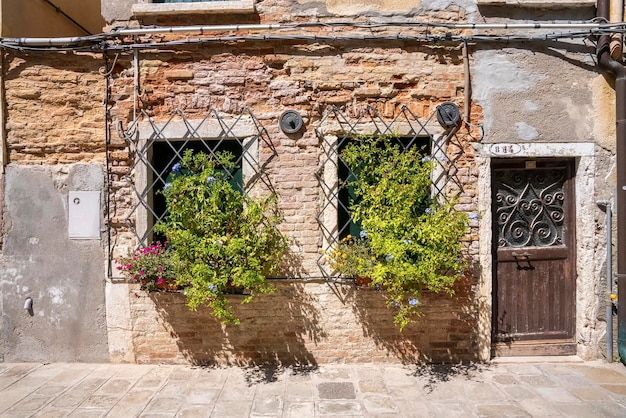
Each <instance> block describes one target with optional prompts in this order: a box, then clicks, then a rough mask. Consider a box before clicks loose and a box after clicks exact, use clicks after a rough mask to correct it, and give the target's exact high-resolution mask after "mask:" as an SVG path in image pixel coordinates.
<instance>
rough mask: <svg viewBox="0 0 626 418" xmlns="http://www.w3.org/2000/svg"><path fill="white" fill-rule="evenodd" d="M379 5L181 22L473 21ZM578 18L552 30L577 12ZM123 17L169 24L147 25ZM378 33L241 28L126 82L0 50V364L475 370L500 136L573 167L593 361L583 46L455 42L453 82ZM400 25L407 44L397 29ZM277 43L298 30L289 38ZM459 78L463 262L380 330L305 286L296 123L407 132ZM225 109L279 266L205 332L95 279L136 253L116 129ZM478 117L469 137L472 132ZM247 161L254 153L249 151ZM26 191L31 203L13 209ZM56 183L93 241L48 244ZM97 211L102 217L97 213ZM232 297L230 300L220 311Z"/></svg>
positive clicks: (586, 339) (436, 61) (439, 50)
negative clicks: (336, 114)
mask: <svg viewBox="0 0 626 418" xmlns="http://www.w3.org/2000/svg"><path fill="white" fill-rule="evenodd" d="M105 3H107V4H109V3H111V2H105ZM398 3H399V2H394V1H380V2H375V4H374V3H372V5H371V7H370V8H369V9H368V10H364V11H363V13H361V14H360V15H359V16H357V15H356V14H355V11H354V7H352V8H351V7H349V6H350V5H348V4H346V3H345V2H341V1H326V2H313V1H306V0H298V1H276V0H265V1H257V2H256V7H257V12H256V13H255V14H253V15H250V16H217V17H216V16H204V17H202V19H200V20H199V21H198V22H195V21H194V23H198V24H235V23H276V22H282V23H288V22H302V21H310V20H313V19H322V20H324V19H327V20H329V21H332V20H333V19H336V18H337V17H342V15H345V16H350V17H351V19H352V18H354V19H359V18H362V19H365V20H367V19H374V20H375V19H378V18H380V17H381V16H385V17H394V18H396V19H399V20H402V19H405V18H406V17H407V16H408V15H410V16H415V15H419V16H421V17H423V20H426V19H433V20H437V21H443V22H455V21H466V20H474V21H476V20H477V19H482V18H483V17H482V16H480V15H479V12H478V11H477V10H476V9H475V8H474V7H471V6H467V10H468V13H469V11H471V14H466V11H465V10H464V9H463V8H461V7H458V6H449V7H447V6H445V5H436V4H434V3H436V2H434V3H433V4H432V5H431V6H428V5H424V4H421V5H420V4H419V3H418V2H410V4H406V5H405V6H406V7H410V8H411V10H410V11H407V10H399V9H400V7H399V5H398ZM115 4H116V5H118V6H119V9H116V10H115V13H113V12H111V13H112V14H111V16H110V17H108V18H107V16H105V19H107V22H108V23H109V24H111V25H113V26H114V25H115V23H116V22H115V20H116V19H117V20H119V22H122V23H126V22H125V19H129V18H130V16H129V15H128V13H129V11H130V7H131V4H132V2H131V1H124V2H117V3H115ZM109 5H110V4H109ZM364 7H365V5H364ZM105 9H106V7H103V10H105ZM407 13H408V15H407ZM542 13H543V12H538V14H536V15H533V14H532V13H531V14H530V18H532V17H533V16H534V17H538V18H541V19H544V18H545V16H543V15H542ZM585 13H586V12H585V11H582V12H579V11H576V12H573V13H566V14H563V15H562V16H561V17H558V16H557V17H556V18H558V19H561V18H563V19H565V18H567V19H570V18H571V19H581V18H585V16H586V14H585ZM405 15H406V16H405ZM513 15H514V16H517V17H519V13H513ZM497 16H498V17H497V18H498V19H504V20H506V17H500V16H499V15H497ZM550 16H552V17H554V15H550ZM563 16H565V17H563ZM480 21H482V20H480ZM142 23H146V24H159V25H167V24H172V25H175V24H188V23H189V21H188V18H187V17H180V16H179V17H176V16H173V17H172V16H169V17H154V16H153V17H146V18H145V20H144V21H143V22H142ZM398 31H399V30H398V29H397V28H396V29H391V28H388V27H385V28H382V27H381V28H375V29H373V30H372V29H357V28H350V29H347V28H324V27H318V28H317V29H315V28H307V29H306V30H304V29H302V33H306V34H307V35H319V36H332V35H354V36H355V38H354V39H352V40H332V39H324V40H308V41H305V40H297V39H284V40H263V39H261V37H262V35H263V33H262V32H261V33H256V35H259V38H258V39H255V40H245V41H244V40H238V41H215V40H214V41H211V42H206V43H197V44H184V43H183V44H177V45H170V46H168V47H164V48H150V49H139V50H138V52H137V61H138V63H139V68H138V73H139V78H138V79H135V77H134V73H135V72H134V67H133V66H134V57H133V54H132V53H131V52H129V51H125V52H123V53H118V52H117V51H109V52H108V55H107V60H106V64H107V65H105V60H104V59H103V57H102V55H101V54H94V55H91V54H78V53H76V54H73V53H61V52H59V53H25V52H18V51H16V52H10V53H7V54H6V56H5V62H4V64H5V65H4V74H3V81H4V88H5V96H6V115H5V119H6V144H5V146H6V156H7V159H6V163H7V167H6V174H5V175H3V177H2V180H3V187H4V195H3V196H2V198H3V199H4V204H3V217H2V222H3V224H2V238H1V239H2V244H3V247H2V255H1V257H0V290H1V291H2V292H1V296H2V300H1V302H2V304H1V305H0V315H1V319H2V320H1V321H0V358H4V359H5V360H9V361H14V360H15V361H17V360H36V361H54V360H62V361H75V360H79V361H102V360H104V359H110V360H111V361H129V362H164V363H184V362H190V363H194V364H213V363H233V364H251V363H256V362H262V361H269V360H272V361H278V362H281V363H284V364H316V363H318V364H319V363H325V362H350V361H374V362H381V361H397V362H400V361H405V362H412V361H417V360H423V359H426V360H432V361H459V360H475V359H481V360H487V359H488V358H489V356H490V332H491V329H490V324H491V314H492V312H491V291H492V284H493V283H492V277H491V271H492V266H491V263H492V252H491V250H490V248H491V247H490V245H491V240H492V230H491V218H490V210H491V208H490V202H491V200H490V199H491V196H490V191H489V190H490V183H489V161H490V158H491V157H493V156H490V155H489V152H488V149H489V148H488V147H489V145H490V144H494V143H501V142H509V141H510V142H516V143H520V144H524V146H526V144H528V147H526V148H525V149H530V150H531V151H529V152H528V154H527V155H528V156H529V157H530V158H534V157H537V156H539V157H550V156H559V155H563V156H567V157H572V158H576V161H577V164H578V165H577V167H578V169H579V172H578V173H577V179H576V182H577V186H576V187H577V193H578V194H577V198H579V200H577V204H578V203H581V204H580V205H579V208H580V213H581V218H580V220H579V221H578V223H577V226H576V228H577V233H579V235H578V237H579V241H578V243H577V246H578V253H577V255H578V256H580V260H579V262H578V284H577V286H578V294H577V333H576V338H577V342H578V347H579V354H580V355H581V356H582V357H584V358H597V357H599V356H601V353H600V351H601V345H602V338H603V335H604V334H603V332H604V329H603V326H604V322H603V319H602V318H601V312H600V308H599V307H600V303H599V301H600V298H601V296H602V292H603V288H602V286H601V285H600V283H599V281H600V278H601V274H602V272H601V270H602V267H603V265H602V257H601V256H599V255H598V254H603V251H604V250H603V249H604V248H606V247H605V245H606V244H605V243H603V242H602V233H603V226H602V222H603V220H604V218H603V216H602V214H601V213H599V212H597V211H596V209H597V208H594V207H593V198H594V196H599V197H605V196H609V197H610V190H611V187H613V186H614V180H613V177H614V173H613V168H612V164H613V161H614V160H613V158H614V149H613V144H612V143H611V140H610V138H612V135H613V134H612V133H611V132H610V129H608V128H606V127H607V126H609V125H611V124H612V123H614V121H613V122H611V118H610V117H606V113H607V112H606V107H607V105H606V102H607V101H606V96H610V92H607V84H606V83H605V82H604V81H603V80H600V77H599V76H595V75H594V76H593V77H592V76H591V75H593V74H595V73H594V67H593V63H592V62H591V61H592V60H591V59H590V58H589V54H588V50H589V48H587V47H586V46H585V45H583V44H581V43H576V42H573V43H571V44H567V45H565V44H562V43H558V44H555V43H550V44H538V43H533V44H532V45H530V44H527V45H524V44H511V45H509V47H508V48H501V47H500V45H501V44H497V43H493V44H489V43H479V44H470V45H469V49H470V53H469V64H470V67H471V70H470V71H469V73H468V72H467V71H466V70H465V69H464V62H463V56H462V49H461V44H459V43H455V42H437V43H430V42H422V41H415V40H407V39H405V40H399V39H392V38H388V39H379V40H369V39H368V40H359V39H358V38H357V37H358V36H359V35H362V36H371V35H381V36H382V35H393V34H394V33H397V32H398ZM401 32H402V34H403V35H410V34H411V33H420V32H419V30H415V31H414V32H412V29H409V28H402V30H401ZM436 32H437V30H436V29H432V30H431V33H436ZM242 33H243V32H242V31H231V32H224V33H217V32H216V33H212V34H211V35H210V36H226V35H233V34H242ZM278 33H282V34H284V33H285V31H281V32H278ZM289 33H290V34H292V35H293V34H298V32H297V30H294V29H291V30H289ZM207 37H208V36H207ZM187 38H195V35H189V34H185V35H181V34H178V35H173V34H167V35H165V34H155V35H151V36H148V35H146V36H141V37H138V38H135V39H132V38H131V37H128V38H126V39H122V40H120V43H124V42H128V43H130V42H138V43H148V42H151V41H154V42H156V43H160V42H164V41H168V40H169V41H173V40H176V41H184V40H185V39H187ZM467 77H469V78H470V79H471V80H472V87H473V89H472V90H473V91H472V92H471V93H472V97H473V100H472V102H471V103H470V104H471V107H470V117H469V121H468V122H470V123H471V124H472V125H471V126H470V125H463V127H462V128H461V129H460V130H459V132H458V133H457V135H456V138H457V140H458V141H459V143H460V144H461V146H460V147H459V148H458V149H457V148H454V147H450V148H448V150H447V151H448V153H449V155H457V154H458V155H459V156H460V157H459V158H458V159H456V160H455V164H456V167H457V168H458V169H459V171H458V173H457V177H458V178H459V179H460V181H461V182H462V183H463V194H462V195H461V197H460V200H459V205H458V207H457V208H458V209H459V210H463V211H466V212H468V213H475V214H478V215H479V219H474V220H472V223H471V228H470V230H469V231H468V235H467V240H466V247H467V255H468V256H469V257H470V260H471V262H472V267H471V268H470V270H469V271H468V272H467V274H466V277H465V278H464V279H463V280H462V281H461V282H459V283H458V285H457V289H456V290H457V291H456V294H455V295H454V296H445V295H432V294H425V295H424V296H423V297H422V298H421V302H422V306H423V314H424V315H423V316H422V317H421V318H419V319H418V320H417V321H416V323H415V324H413V325H411V326H410V327H408V328H407V329H406V330H405V331H404V333H402V334H400V333H399V332H398V331H397V329H396V327H395V325H394V324H393V323H392V321H391V318H392V315H393V312H392V311H390V310H389V309H387V308H386V307H384V301H383V299H382V294H381V293H380V292H375V291H370V290H364V289H358V290H357V289H355V288H354V286H353V285H352V283H325V282H324V281H323V280H320V270H319V266H318V259H319V257H320V256H321V254H322V250H323V249H324V247H325V244H326V243H325V241H324V237H323V234H322V232H321V230H320V227H319V225H318V221H317V218H318V215H319V213H320V208H321V207H322V205H323V202H324V200H323V199H324V197H323V193H322V192H321V190H320V184H319V181H318V179H317V178H316V177H315V173H316V171H317V170H319V169H320V168H321V167H322V165H323V160H324V156H323V155H322V151H321V138H320V136H319V135H318V134H317V132H316V128H319V127H320V126H321V124H322V123H323V118H324V115H325V114H326V112H327V111H328V110H329V109H332V108H333V106H336V108H337V109H339V110H340V111H341V112H342V114H343V115H345V116H346V117H347V119H348V121H350V122H354V121H357V120H359V118H360V117H362V116H363V115H364V114H365V113H366V111H367V109H368V108H370V109H374V110H375V111H376V112H378V114H379V115H380V117H381V118H383V119H384V120H386V121H390V120H393V119H394V118H395V117H396V116H397V115H398V114H399V112H401V111H402V109H405V108H406V109H408V110H409V111H410V112H412V114H414V115H415V116H417V117H418V118H420V119H424V118H426V119H427V118H429V117H431V116H432V115H433V112H434V110H435V108H436V106H437V105H438V104H440V103H442V102H445V101H452V102H454V103H456V104H458V105H459V106H461V108H463V106H464V104H465V100H466V97H467V96H466V95H467V94H469V93H470V92H468V91H466V90H465V82H466V78H467ZM589 80H591V81H589ZM107 81H108V85H109V87H110V89H109V91H108V92H107V91H106V85H107ZM557 97H558V100H556V99H555V98H557ZM243 109H249V111H250V112H252V114H253V115H254V117H255V118H257V119H258V121H259V122H260V124H261V126H262V128H263V129H264V130H265V131H266V132H267V136H268V138H269V139H270V140H271V142H272V144H273V146H274V147H275V149H276V151H277V156H276V157H275V158H273V159H272V160H271V162H270V164H269V166H268V167H267V175H268V178H269V179H270V180H271V182H272V185H273V186H274V188H275V189H276V191H277V192H278V194H279V195H280V208H281V210H282V211H283V213H284V215H285V221H284V223H283V224H282V225H281V228H282V230H283V231H284V232H285V233H286V234H287V235H288V237H289V238H290V240H291V245H290V259H291V262H292V265H291V268H289V269H285V270H284V271H283V274H282V277H280V278H277V280H275V281H273V283H274V284H275V285H276V286H277V287H278V289H279V291H278V292H277V293H275V294H272V295H262V296H261V297H259V298H258V299H257V300H256V301H255V302H253V303H252V304H249V305H241V306H240V305H236V311H237V313H238V314H239V315H240V317H241V319H242V321H241V322H242V323H241V325H239V326H238V327H232V326H226V327H222V326H221V325H219V324H218V323H217V322H216V321H215V320H214V319H213V318H211V317H210V315H209V314H208V312H206V311H205V310H203V309H200V310H199V311H198V312H191V311H189V310H188V309H187V308H186V307H185V306H184V303H183V297H182V295H181V294H177V293H159V294H147V293H145V292H142V291H140V290H139V289H137V288H136V286H135V285H132V284H129V283H126V282H125V281H124V280H120V278H118V277H115V275H116V272H115V271H113V276H114V277H107V258H108V257H109V256H111V257H113V258H115V257H118V256H120V255H124V254H126V252H127V251H128V250H129V249H132V248H134V247H135V246H136V245H137V240H136V239H135V237H134V235H133V234H132V233H131V231H129V230H128V228H127V225H126V219H127V218H128V217H129V215H130V217H131V219H130V220H131V221H133V220H134V214H133V208H134V207H135V205H136V200H135V199H136V197H135V196H134V191H133V189H132V187H131V185H130V184H129V183H128V182H127V179H126V176H127V175H128V174H130V173H131V166H132V162H133V159H134V158H135V155H134V154H133V153H132V150H131V149H130V148H129V147H128V144H127V143H126V142H125V141H124V140H123V139H121V138H120V136H119V135H118V132H122V131H123V130H124V129H125V128H127V127H129V126H130V125H131V124H132V122H133V121H134V119H135V117H136V116H137V115H139V114H140V112H142V111H143V112H146V114H147V115H149V116H150V118H152V119H153V120H154V121H157V122H163V121H166V120H168V118H170V117H171V116H172V114H173V113H174V112H175V111H176V110H179V111H182V112H183V113H184V115H185V117H186V118H189V119H202V118H203V117H204V116H206V115H207V112H209V111H215V112H218V113H219V114H220V115H222V116H223V117H236V116H238V115H240V114H241V112H242V110H243ZM285 110H296V111H298V112H299V113H300V114H301V115H302V116H303V117H304V122H305V123H304V129H303V130H302V131H301V132H300V133H299V134H297V135H287V134H284V133H283V132H282V131H281V130H280V128H279V126H278V118H279V116H280V115H281V114H282V112H283V111H285ZM107 112H109V113H108V115H109V118H110V119H109V121H110V125H109V131H108V132H107V131H106V130H105V115H107ZM596 113H597V114H599V115H600V117H599V118H598V119H596V118H594V114H596ZM546 115H547V116H549V117H545V116H546ZM433 123H434V125H436V122H433ZM478 123H483V128H484V130H482V131H481V129H478V128H477V127H476V124H478ZM431 128H432V127H431V126H429V129H431ZM433 129H434V128H433ZM438 129H441V128H438ZM107 139H108V141H109V143H108V154H107V153H106V149H107V147H106V141H107ZM564 142H575V143H576V144H574V145H572V146H571V147H562V148H558V149H556V148H550V146H544V145H546V144H548V145H549V144H562V143H564ZM589 144H591V145H592V147H591V148H592V149H593V148H594V147H593V145H594V144H595V151H589V146H588V145H589ZM557 146H560V145H557ZM565 148H567V149H566V150H565V151H563V149H565ZM533 150H534V151H533ZM536 150H539V151H536ZM546 150H547V151H546ZM581 150H582V151H581ZM260 153H261V155H268V153H269V151H268V149H266V148H263V147H261V149H260ZM560 153H561V154H560ZM107 157H108V159H107ZM596 160H597V161H596ZM607 179H608V180H607ZM105 180H108V181H109V183H108V185H105ZM107 186H109V187H110V188H108V187H107ZM30 190H34V191H36V192H37V196H38V198H31V197H30V196H29V193H30V192H29V191H30ZM74 190H86V191H87V190H99V191H102V194H101V198H102V200H101V201H102V202H103V204H102V210H103V211H102V221H103V223H102V226H103V227H102V239H101V240H99V241H96V240H94V241H73V240H69V239H68V238H67V237H66V236H65V233H66V231H67V224H68V214H67V205H68V201H67V196H68V192H69V191H74ZM108 198H110V207H109V208H110V212H109V213H105V209H106V207H105V204H104V202H106V201H107V199H108ZM51 209H54V210H51ZM107 222H108V223H107ZM138 223H141V220H137V221H136V224H135V225H137V224H138ZM28 225H30V226H28ZM27 226H28V227H27ZM109 233H110V237H111V241H110V249H111V253H110V254H109V242H107V238H108V236H109ZM39 243H45V245H41V244H39ZM51 266H54V268H51ZM27 296H31V297H33V299H34V302H35V304H34V306H35V310H34V315H33V316H27V315H28V314H27V313H26V314H25V313H24V312H23V310H22V304H23V301H24V298H26V297H27ZM237 298H238V296H232V301H233V302H235V303H236V302H237V301H238V299H237ZM77 312H79V314H78V315H77V314H76V313H77ZM94 324H96V326H94ZM105 328H106V329H105ZM52 341H54V342H55V344H52ZM76 341H79V343H78V344H76V343H75V342H76ZM47 347H50V348H51V349H50V350H48V348H47ZM94 347H96V348H94ZM52 348H54V352H53V350H52ZM2 356H3V357H2Z"/></svg>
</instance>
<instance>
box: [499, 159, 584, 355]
mask: <svg viewBox="0 0 626 418" xmlns="http://www.w3.org/2000/svg"><path fill="white" fill-rule="evenodd" d="M535 165H536V166H535ZM531 167H532V168H526V166H525V164H524V162H523V161H511V160H509V161H502V162H500V163H498V162H494V165H493V171H492V190H493V196H494V198H493V202H494V203H493V213H494V248H495V251H494V282H493V283H494V289H493V329H492V338H493V342H494V344H495V345H498V344H500V345H502V344H506V345H507V351H508V352H509V354H511V353H512V354H515V350H514V349H512V347H515V345H516V344H518V345H520V346H523V347H524V348H523V349H522V351H524V352H534V353H541V351H542V350H541V348H540V346H539V347H535V346H530V345H529V344H533V342H536V343H537V344H539V345H540V344H546V347H552V348H546V354H548V351H555V350H554V348H553V347H556V346H558V347H559V349H558V350H556V351H559V353H560V354H562V351H563V350H562V348H563V347H570V348H571V347H574V345H573V338H574V332H575V326H576V324H575V294H576V292H575V263H574V257H573V255H574V248H575V240H574V219H575V217H574V216H573V214H574V206H573V202H574V198H573V188H572V184H573V182H572V178H571V176H572V172H573V170H572V165H571V162H568V161H563V160H561V161H556V160H543V161H538V162H534V164H532V165H531ZM568 341H569V342H572V344H569V343H567V342H568ZM557 342H558V344H557ZM563 342H565V344H561V343H563ZM529 347H532V348H529ZM568 349H569V348H566V349H565V350H566V351H567V350H568Z"/></svg>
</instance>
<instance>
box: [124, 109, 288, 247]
mask: <svg viewBox="0 0 626 418" xmlns="http://www.w3.org/2000/svg"><path fill="white" fill-rule="evenodd" d="M118 134H119V136H120V138H122V139H123V140H124V141H126V143H127V145H128V147H129V150H130V157H131V159H132V160H133V163H132V164H131V166H130V168H129V171H128V173H127V174H126V175H125V176H123V181H124V182H126V184H127V185H128V187H129V188H130V189H131V190H132V191H133V195H134V197H135V199H134V203H133V204H132V206H131V207H130V209H129V210H128V211H127V212H126V216H125V217H124V218H123V222H124V224H125V225H126V227H127V228H128V230H129V231H131V232H132V233H133V234H134V236H135V237H136V238H137V240H138V242H139V246H140V247H141V246H147V245H149V244H150V243H151V241H152V240H153V239H154V225H155V224H156V223H157V222H158V221H160V220H162V219H163V218H164V217H165V216H166V215H167V210H166V208H165V204H164V202H163V201H162V197H160V195H159V194H158V191H159V190H162V188H163V187H164V185H165V184H166V183H167V180H168V175H169V174H170V173H171V171H172V167H173V166H174V165H175V164H176V163H177V162H178V161H180V159H181V158H182V156H183V153H184V151H185V150H187V149H193V151H194V152H204V153H206V154H208V155H211V156H215V154H216V152H219V151H229V152H231V153H233V154H234V155H235V160H234V163H235V166H236V169H235V170H232V171H228V172H226V174H227V176H229V177H230V179H231V184H233V187H236V188H238V189H240V190H241V191H242V192H243V193H244V194H248V193H249V192H250V191H251V190H253V189H254V188H255V187H256V186H257V185H260V184H263V185H264V187H265V189H266V190H270V191H273V189H272V186H271V183H270V181H269V179H268V178H267V174H266V172H265V169H266V167H267V165H268V164H269V162H270V161H271V160H272V159H273V158H274V157H275V156H276V150H275V148H274V146H273V144H272V142H271V140H270V138H269V135H268V133H267V131H266V130H265V128H264V127H263V126H262V124H261V123H260V121H259V120H258V119H257V118H256V117H255V116H254V115H253V114H252V112H251V111H250V110H248V109H245V110H244V111H242V112H241V113H240V114H239V115H235V116H233V115H220V114H219V113H218V112H217V111H215V110H209V111H208V112H207V114H206V115H205V116H204V117H202V118H201V119H188V118H187V117H186V116H185V114H184V113H183V112H182V111H180V110H176V111H175V112H174V113H173V114H172V115H171V116H170V117H169V118H168V119H167V120H165V121H155V120H154V119H152V118H151V117H150V115H148V114H147V113H146V112H145V111H142V112H141V114H140V115H138V116H137V117H136V118H135V120H133V122H132V123H131V124H130V125H129V128H128V129H127V130H126V131H125V132H118ZM261 156H263V158H264V159H263V160H261ZM160 200H161V201H160Z"/></svg>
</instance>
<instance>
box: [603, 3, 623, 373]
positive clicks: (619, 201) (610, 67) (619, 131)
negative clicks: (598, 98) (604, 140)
mask: <svg viewBox="0 0 626 418" xmlns="http://www.w3.org/2000/svg"><path fill="white" fill-rule="evenodd" d="M597 10H598V12H597V13H598V17H599V18H600V19H604V20H607V19H608V18H609V15H608V13H609V2H608V0H598V8H597ZM609 44H610V36H609V35H602V36H600V39H599V40H598V46H597V56H598V64H599V66H600V68H601V69H602V70H604V71H605V72H608V73H610V74H612V75H613V76H615V122H616V130H615V137H616V138H615V142H616V145H615V158H616V160H617V162H616V171H617V187H616V191H615V203H616V208H617V294H618V298H617V350H618V353H619V356H620V359H621V361H622V363H624V364H626V216H625V215H626V211H624V208H626V69H625V68H624V66H623V65H622V64H621V63H619V62H617V61H615V60H614V59H612V58H611V52H610V45H609Z"/></svg>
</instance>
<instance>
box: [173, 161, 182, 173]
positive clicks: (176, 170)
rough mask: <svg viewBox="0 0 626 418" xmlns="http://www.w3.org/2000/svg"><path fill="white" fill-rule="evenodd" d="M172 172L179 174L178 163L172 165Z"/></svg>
mask: <svg viewBox="0 0 626 418" xmlns="http://www.w3.org/2000/svg"><path fill="white" fill-rule="evenodd" d="M172 171H173V172H174V173H180V163H176V164H174V166H173V167H172Z"/></svg>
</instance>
